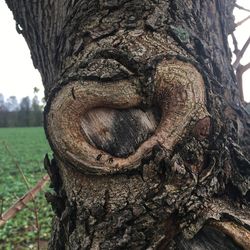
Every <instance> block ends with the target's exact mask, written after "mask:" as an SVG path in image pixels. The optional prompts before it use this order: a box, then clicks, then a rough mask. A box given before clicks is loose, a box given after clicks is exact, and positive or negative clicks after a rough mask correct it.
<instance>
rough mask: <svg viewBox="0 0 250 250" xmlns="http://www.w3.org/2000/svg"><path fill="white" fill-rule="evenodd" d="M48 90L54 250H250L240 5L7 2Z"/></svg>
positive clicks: (203, 0) (192, 0) (196, 0)
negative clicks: (236, 37)
mask: <svg viewBox="0 0 250 250" xmlns="http://www.w3.org/2000/svg"><path fill="white" fill-rule="evenodd" d="M6 2H7V4H8V6H9V8H10V9H11V10H12V11H13V14H14V17H15V20H16V22H17V30H18V32H20V33H22V35H23V36H24V38H25V39H26V41H27V43H28V46H29V48H30V51H31V56H32V59H33V63H34V66H35V67H36V68H37V69H38V70H39V71H40V73H41V75H42V79H43V83H44V86H45V95H46V100H47V105H46V108H45V116H44V117H45V119H44V121H45V124H44V125H45V131H46V134H47V138H48V141H49V143H50V145H51V148H52V150H53V151H54V159H52V161H50V160H49V159H48V158H47V157H46V158H45V167H46V169H47V171H48V173H49V175H50V177H51V181H52V186H53V189H54V192H53V193H48V194H47V200H48V201H49V202H50V203H51V204H52V207H53V209H54V211H55V218H54V221H53V229H52V236H51V240H50V245H49V248H50V249H216V248H218V249H242V248H245V249H250V240H249V239H250V231H249V229H250V223H249V198H250V192H249V187H250V178H249V177H250V162H249V155H250V139H249V138H250V118H249V113H247V111H246V110H245V109H244V107H243V106H241V103H240V98H239V91H238V89H237V84H236V80H235V75H234V72H233V69H232V67H231V63H230V62H231V52H230V49H229V46H228V42H227V35H228V34H229V33H230V32H231V31H232V29H233V16H232V9H233V6H234V0H227V1H224V0H223V1H219V0H212V1H211V0H187V1H179V0H178V1H177V0H176V1H173V0H165V1H163V0H159V1H150V0H143V1H141V0H140V1H139V0H134V1H125V0H113V1H110V0H99V1H97V0H92V1H87V0H82V1H79V0H68V1H63V0H60V1H59V0H54V1H25V0H6Z"/></svg>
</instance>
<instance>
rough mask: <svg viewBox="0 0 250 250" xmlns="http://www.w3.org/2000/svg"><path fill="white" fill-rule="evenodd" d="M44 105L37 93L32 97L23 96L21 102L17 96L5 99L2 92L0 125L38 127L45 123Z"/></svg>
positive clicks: (0, 98) (0, 96)
mask: <svg viewBox="0 0 250 250" xmlns="http://www.w3.org/2000/svg"><path fill="white" fill-rule="evenodd" d="M42 110H43V105H41V104H40V102H39V100H38V97H37V95H35V96H34V97H33V98H32V99H30V98H29V97H28V96H26V97H24V98H22V100H21V101H20V103H19V102H18V101H17V98H16V97H15V96H10V97H9V98H7V100H6V101H5V99H4V96H3V95H2V94H0V127H36V126H42V125H43V115H42V114H43V111H42Z"/></svg>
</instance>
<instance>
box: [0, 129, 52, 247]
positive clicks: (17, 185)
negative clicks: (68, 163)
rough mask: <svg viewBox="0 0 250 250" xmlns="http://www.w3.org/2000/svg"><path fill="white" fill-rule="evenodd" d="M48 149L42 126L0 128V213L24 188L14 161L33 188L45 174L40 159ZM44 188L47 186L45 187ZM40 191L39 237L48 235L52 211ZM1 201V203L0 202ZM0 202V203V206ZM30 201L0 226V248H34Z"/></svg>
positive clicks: (37, 200) (31, 205)
mask: <svg viewBox="0 0 250 250" xmlns="http://www.w3.org/2000/svg"><path fill="white" fill-rule="evenodd" d="M48 152H50V149H49V145H48V143H47V141H46V138H45V135H44V131H43V128H0V209H1V211H0V212H4V211H6V209H8V208H9V207H10V206H11V205H12V204H13V203H14V202H15V201H16V200H17V199H18V197H21V196H22V195H24V194H25V193H26V192H27V191H28V190H27V187H26V185H25V182H24V180H23V178H22V176H21V174H20V171H19V170H18V168H17V166H16V164H15V161H16V162H17V164H18V165H19V166H20V168H21V169H22V171H23V173H24V175H25V177H26V178H27V180H28V183H29V186H30V187H33V186H34V185H35V184H36V182H37V181H38V180H40V179H41V177H42V176H44V175H45V174H46V171H45V170H44V168H43V158H44V156H45V154H46V153H48ZM45 189H47V190H48V185H47V186H46V188H45ZM45 191H46V190H42V191H41V192H40V193H39V195H38V196H37V197H36V202H37V207H38V208H39V212H38V219H39V225H40V239H41V240H43V241H47V240H48V239H49V234H50V224H51V217H52V211H51V208H50V206H49V204H48V203H47V202H46V200H45V197H44V192H45ZM1 201H2V202H1ZM1 203H2V205H1ZM33 208H34V204H33V202H30V203H29V204H28V208H25V209H23V210H22V211H21V212H19V213H18V214H17V215H16V216H15V217H14V218H12V219H10V220H9V221H8V222H7V223H6V224H5V225H4V226H3V227H2V228H0V249H4V250H5V249H6V250H9V249H10V250H11V249H36V238H37V233H36V228H35V226H34V225H35V215H34V213H33V212H32V211H31V209H33Z"/></svg>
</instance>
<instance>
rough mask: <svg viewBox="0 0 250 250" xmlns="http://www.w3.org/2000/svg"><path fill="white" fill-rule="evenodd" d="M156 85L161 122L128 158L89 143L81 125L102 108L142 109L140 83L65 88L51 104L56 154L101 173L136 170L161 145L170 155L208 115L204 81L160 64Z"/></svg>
mask: <svg viewBox="0 0 250 250" xmlns="http://www.w3.org/2000/svg"><path fill="white" fill-rule="evenodd" d="M154 82H155V93H154V100H155V104H156V105H157V106H158V107H159V108H160V109H161V112H162V117H161V121H160V123H159V125H158V127H157V128H156V130H155V132H154V134H153V135H152V136H151V137H150V138H149V139H148V140H146V141H144V142H143V143H142V144H141V145H140V146H139V148H138V149H137V150H136V151H135V152H134V153H132V154H130V155H129V156H128V157H126V158H120V157H114V156H112V155H110V154H108V153H107V152H104V151H103V150H99V149H97V148H95V147H94V146H92V145H90V144H89V143H88V142H87V138H86V136H85V134H84V132H83V131H82V126H81V122H82V117H83V116H84V114H86V112H88V111H89V110H92V109H94V108H97V107H107V108H114V109H128V108H132V107H138V106H139V105H140V103H141V102H142V100H143V97H142V96H140V94H139V93H140V84H139V81H138V80H137V79H136V78H135V79H134V80H132V81H131V80H120V81H117V82H112V83H99V82H95V81H86V82H81V81H75V82H71V83H69V84H67V85H65V86H64V87H63V88H62V89H61V90H60V91H59V92H58V93H57V94H56V95H55V97H54V99H53V100H52V101H51V102H50V107H49V111H48V113H47V114H46V125H47V135H48V138H49V141H50V143H51V145H52V147H53V149H54V152H55V153H56V154H57V155H58V157H60V158H62V159H64V160H66V161H67V162H69V163H71V164H72V165H74V166H75V167H77V168H78V169H79V170H81V171H84V172H87V173H96V174H103V173H114V172H121V171H127V170H129V169H134V168H136V167H138V166H140V164H141V160H142V159H143V158H144V157H145V156H146V155H148V154H150V152H151V151H152V148H153V147H154V146H155V145H157V144H158V145H160V146H161V147H163V148H164V149H165V150H166V151H170V152H171V151H172V149H173V148H174V146H175V145H176V143H177V142H178V141H180V140H181V139H182V138H183V137H184V136H185V135H186V134H187V132H189V129H190V126H191V127H193V128H194V127H195V124H197V122H198V121H199V120H202V119H204V118H206V117H208V112H207V110H206V108H205V90H204V89H205V88H204V82H203V79H202V76H201V74H200V73H199V72H198V71H197V70H196V68H195V67H194V66H193V65H191V64H190V63H185V62H182V61H178V60H171V61H167V60H163V61H162V62H161V63H159V64H158V66H157V68H156V72H155V79H154ZM199 126H200V125H199ZM206 128H207V124H206ZM206 128H205V130H206ZM203 130H204V128H203ZM194 131H195V130H194Z"/></svg>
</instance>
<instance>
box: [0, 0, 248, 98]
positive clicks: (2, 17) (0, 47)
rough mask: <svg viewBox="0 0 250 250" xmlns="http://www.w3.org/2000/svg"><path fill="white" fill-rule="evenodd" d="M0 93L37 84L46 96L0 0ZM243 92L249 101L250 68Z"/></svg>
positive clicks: (24, 92)
mask: <svg viewBox="0 0 250 250" xmlns="http://www.w3.org/2000/svg"><path fill="white" fill-rule="evenodd" d="M237 2H238V4H240V5H242V6H244V7H246V8H248V9H250V1H249V0H238V1H237ZM249 14H250V13H247V12H244V11H240V10H237V9H236V10H235V16H236V20H237V21H239V20H242V19H243V18H244V17H246V16H248V15H249ZM249 26H250V21H248V22H247V23H246V24H244V25H242V26H241V27H239V28H238V30H237V32H236V36H237V38H238V43H239V48H241V47H242V46H243V44H244V42H245V41H246V40H247V38H248V36H249V35H250V28H249ZM0 30H1V39H0V93H2V94H3V95H4V96H5V100H6V99H7V98H8V97H9V96H11V95H15V96H16V97H17V98H18V100H20V99H21V98H22V97H25V96H30V97H32V96H33V95H34V94H33V89H34V87H37V88H39V89H40V91H39V97H40V98H42V97H43V91H44V90H43V87H42V83H41V77H40V75H39V72H38V71H37V70H35V69H34V67H33V64H32V61H31V58H30V52H29V49H28V47H27V45H26V43H25V41H24V39H23V37H22V36H21V35H19V34H18V33H17V32H16V29H15V22H14V20H13V17H12V14H11V12H10V10H9V9H8V8H7V6H6V4H5V1H4V0H0ZM242 62H243V64H245V63H248V62H250V48H248V50H247V53H246V54H245V56H244V58H243V61H242ZM243 80H244V86H243V87H244V94H245V99H246V101H249V102H250V70H249V71H248V72H247V73H245V75H244V79H243Z"/></svg>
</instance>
